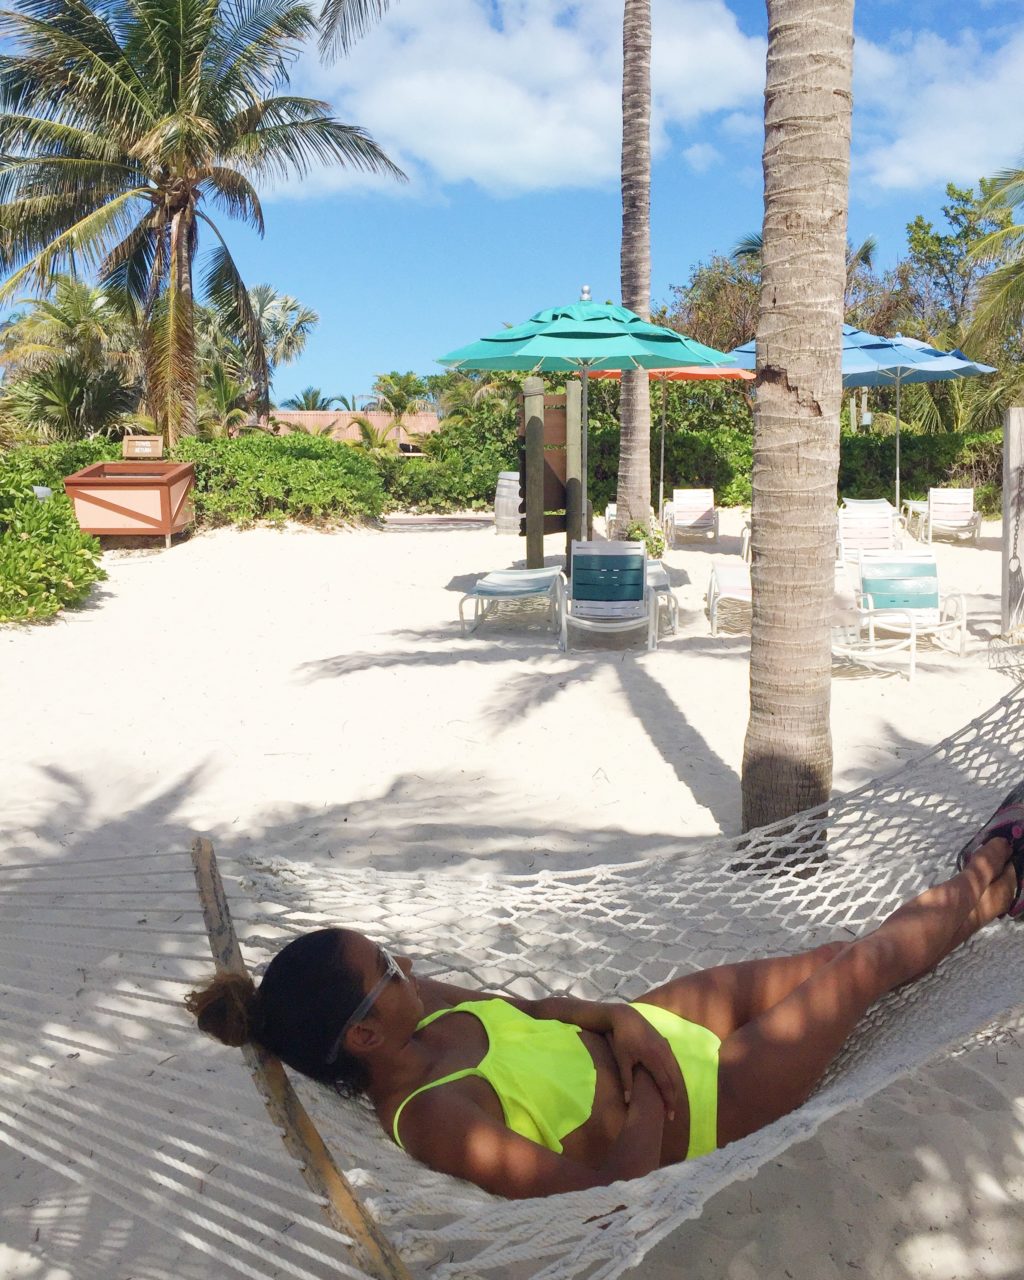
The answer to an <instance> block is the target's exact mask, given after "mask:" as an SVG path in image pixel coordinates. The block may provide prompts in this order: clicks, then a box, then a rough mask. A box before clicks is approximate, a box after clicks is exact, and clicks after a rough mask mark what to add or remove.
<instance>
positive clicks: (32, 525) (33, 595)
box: [0, 454, 107, 622]
mask: <svg viewBox="0 0 1024 1280" xmlns="http://www.w3.org/2000/svg"><path fill="white" fill-rule="evenodd" d="M10 458H11V454H6V455H0V622H35V621H39V620H40V619H42V618H50V617H52V616H53V615H54V614H55V613H59V612H60V610H61V609H63V608H65V607H67V606H68V605H76V604H81V602H82V601H83V600H84V599H85V598H86V596H87V595H88V594H89V590H90V588H91V587H92V584H93V583H94V582H99V581H101V580H102V579H103V578H105V577H106V576H107V575H106V574H105V573H104V572H103V570H102V569H101V568H100V563H99V561H100V544H99V543H98V542H97V540H96V539H95V538H92V537H89V535H88V534H84V533H82V531H81V530H80V529H79V527H78V521H77V520H76V519H75V513H74V510H73V508H72V506H71V502H70V500H69V499H68V498H67V497H65V496H64V494H63V493H60V492H57V490H58V489H59V488H60V482H59V480H58V481H57V482H56V484H53V483H51V482H52V481H53V480H54V479H55V477H54V476H53V475H52V474H49V473H45V472H37V471H31V474H32V475H33V476H34V477H36V478H34V479H33V480H31V481H28V482H25V481H24V480H23V479H22V475H21V472H22V466H23V462H24V460H22V459H17V460H15V461H13V462H11V463H9V462H8V460H9V459H10ZM33 483H34V484H46V483H50V487H51V488H53V489H54V490H55V492H54V495H53V497H52V498H47V499H46V500H45V501H43V502H40V501H39V500H38V499H37V498H36V496H35V494H34V493H33V492H32V490H31V488H30V487H29V485H30V484H33Z"/></svg>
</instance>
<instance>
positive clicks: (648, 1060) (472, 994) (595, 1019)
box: [419, 978, 685, 1120]
mask: <svg viewBox="0 0 1024 1280" xmlns="http://www.w3.org/2000/svg"><path fill="white" fill-rule="evenodd" d="M419 984H420V994H421V996H422V997H423V1000H424V1007H425V1008H426V1010H427V1012H428V1013H433V1012H434V1010H435V1009H442V1008H449V1007H451V1006H452V1005H455V1004H461V1003H463V1001H466V1000H507V1001H508V1003H509V1004H513V1005H515V1007H516V1008H517V1009H522V1011H523V1012H524V1013H528V1014H529V1015H530V1017H531V1018H540V1019H549V1020H552V1021H555V1022H568V1023H569V1024H570V1025H571V1026H574V1027H579V1028H580V1029H581V1030H583V1031H594V1032H596V1033H597V1034H598V1035H604V1036H608V1037H609V1043H610V1045H611V1049H612V1053H613V1054H614V1055H615V1061H616V1063H617V1065H618V1068H619V1077H620V1079H621V1081H622V1095H623V1098H624V1100H625V1102H626V1103H627V1104H628V1103H629V1100H630V1093H631V1090H632V1087H633V1078H634V1075H635V1073H636V1070H637V1068H639V1067H643V1068H645V1069H646V1070H647V1071H649V1072H650V1073H651V1075H652V1076H653V1077H654V1080H655V1083H656V1084H657V1086H658V1088H659V1090H660V1091H661V1096H662V1098H663V1099H664V1102H665V1106H666V1107H667V1108H668V1118H669V1120H674V1119H675V1115H676V1111H677V1110H678V1109H679V1106H680V1104H681V1102H682V1099H683V1091H684V1088H685V1086H684V1084H683V1076H682V1072H681V1071H680V1070H679V1063H678V1062H676V1059H675V1055H674V1054H673V1053H672V1050H671V1049H670V1048H669V1044H668V1041H667V1040H666V1039H665V1037H664V1036H662V1035H660V1034H659V1033H658V1032H657V1031H655V1029H654V1028H653V1027H652V1026H651V1024H650V1023H649V1022H648V1021H647V1020H646V1019H645V1018H643V1017H641V1015H640V1014H639V1013H637V1011H636V1010H635V1009H631V1008H630V1007H629V1005H628V1004H618V1003H607V1004H606V1003H603V1002H600V1001H597V1000H581V999H578V998H577V997H576V996H543V997H542V998H541V999H539V1000H526V999H522V998H519V997H513V996H504V995H502V996H496V995H494V994H493V993H491V992H486V991H470V990H469V989H468V988H466V987H457V986H455V985H453V984H452V983H449V982H438V981H437V979H435V978H420V979H419Z"/></svg>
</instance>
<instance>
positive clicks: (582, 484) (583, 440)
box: [580, 365, 589, 542]
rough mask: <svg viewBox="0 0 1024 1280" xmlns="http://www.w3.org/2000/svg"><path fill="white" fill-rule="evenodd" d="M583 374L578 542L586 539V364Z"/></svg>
mask: <svg viewBox="0 0 1024 1280" xmlns="http://www.w3.org/2000/svg"><path fill="white" fill-rule="evenodd" d="M582 373H583V376H582V377H581V378H580V382H581V383H582V394H581V396H580V418H581V419H582V423H581V429H580V436H581V440H580V471H581V472H582V473H583V474H582V475H581V476H580V542H586V540H587V525H588V523H589V521H588V520H587V475H588V468H589V463H588V460H587V434H588V433H587V366H586V365H584V366H583V369H582Z"/></svg>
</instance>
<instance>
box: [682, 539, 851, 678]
mask: <svg viewBox="0 0 1024 1280" xmlns="http://www.w3.org/2000/svg"><path fill="white" fill-rule="evenodd" d="M751 597H752V588H751V582H750V566H749V564H747V563H746V561H743V560H740V561H735V560H720V561H718V562H717V563H716V564H715V565H714V566H713V567H712V570H711V581H710V582H709V584H708V595H707V601H708V620H709V621H710V623H711V634H712V635H713V636H716V635H718V611H719V607H720V606H721V604H722V603H723V602H725V603H727V604H734V605H739V606H744V607H747V606H749V605H750V603H751ZM834 609H835V613H834V620H833V627H832V644H833V652H835V653H837V654H842V655H843V656H846V657H855V656H857V654H858V650H861V649H862V648H863V645H862V643H861V615H860V610H859V609H858V606H857V597H856V593H855V592H854V589H853V584H852V583H851V582H850V579H849V575H848V574H847V571H846V565H845V564H843V562H842V561H837V562H836V566H835V595H834Z"/></svg>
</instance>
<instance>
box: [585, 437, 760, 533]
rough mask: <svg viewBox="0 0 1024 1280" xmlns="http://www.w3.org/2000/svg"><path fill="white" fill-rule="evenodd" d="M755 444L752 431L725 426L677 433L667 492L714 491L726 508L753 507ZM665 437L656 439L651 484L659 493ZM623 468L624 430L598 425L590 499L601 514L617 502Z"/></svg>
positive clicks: (669, 444)
mask: <svg viewBox="0 0 1024 1280" xmlns="http://www.w3.org/2000/svg"><path fill="white" fill-rule="evenodd" d="M753 447H754V441H753V437H752V436H751V434H750V432H749V431H743V430H740V429H738V428H736V427H727V426H723V427H721V428H720V429H719V430H717V431H715V432H706V431H688V430H685V429H683V430H675V431H669V432H667V433H666V435H665V491H666V495H667V496H668V497H669V498H671V496H672V490H673V489H714V491H715V500H716V501H717V503H718V505H719V506H722V507H738V506H749V504H750V476H751V471H752V468H753ZM660 448H661V440H660V434H659V432H658V430H657V428H655V429H654V431H653V432H652V440H651V482H652V485H653V486H654V487H655V488H657V484H658V466H659V453H660ZM618 469H619V428H618V426H617V425H613V424H608V423H598V424H597V425H596V426H592V427H591V429H590V500H591V502H592V503H593V504H594V510H595V511H597V512H601V511H603V510H604V508H605V505H606V504H607V503H609V502H614V501H615V487H616V483H617V477H618Z"/></svg>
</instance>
